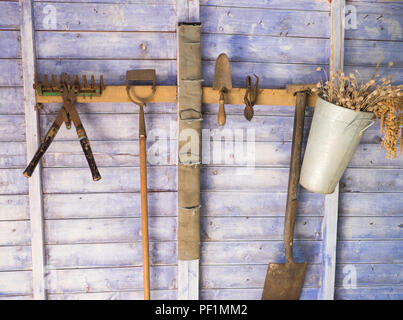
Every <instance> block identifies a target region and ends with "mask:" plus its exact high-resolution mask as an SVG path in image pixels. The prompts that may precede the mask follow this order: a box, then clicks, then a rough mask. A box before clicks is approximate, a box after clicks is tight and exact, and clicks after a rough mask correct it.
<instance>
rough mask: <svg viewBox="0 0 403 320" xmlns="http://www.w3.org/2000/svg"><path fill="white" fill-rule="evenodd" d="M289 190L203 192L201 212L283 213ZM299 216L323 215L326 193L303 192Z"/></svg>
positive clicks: (299, 203)
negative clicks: (271, 191)
mask: <svg viewBox="0 0 403 320" xmlns="http://www.w3.org/2000/svg"><path fill="white" fill-rule="evenodd" d="M286 198H287V194H286V193H263V192H254V193H248V192H242V191H241V192H217V191H213V192H202V194H201V215H203V216H223V217H228V216H231V217H235V216H248V217H250V216H261V217H266V216H283V215H284V213H285V205H286ZM297 215H298V216H301V215H303V216H322V215H323V196H322V195H318V194H314V193H301V194H300V195H299V202H298V211H297Z"/></svg>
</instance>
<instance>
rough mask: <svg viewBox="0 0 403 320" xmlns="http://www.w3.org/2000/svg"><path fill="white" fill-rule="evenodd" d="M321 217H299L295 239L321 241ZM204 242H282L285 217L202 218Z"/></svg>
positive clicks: (202, 237)
mask: <svg viewBox="0 0 403 320" xmlns="http://www.w3.org/2000/svg"><path fill="white" fill-rule="evenodd" d="M321 221H322V219H321V218H320V217H298V218H297V220H296V223H295V239H298V240H301V239H303V240H320V239H321V237H322V232H321ZM200 223H201V239H202V241H229V240H281V239H282V238H283V231H284V218H283V217H267V218H260V217H227V218H222V217H214V218H213V217H204V218H201V221H200Z"/></svg>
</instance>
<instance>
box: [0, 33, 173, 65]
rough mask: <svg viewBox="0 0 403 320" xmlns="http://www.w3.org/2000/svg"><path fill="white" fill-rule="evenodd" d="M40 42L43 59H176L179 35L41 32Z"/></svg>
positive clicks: (39, 56) (38, 39) (38, 44)
mask: <svg viewBox="0 0 403 320" xmlns="http://www.w3.org/2000/svg"><path fill="white" fill-rule="evenodd" d="M36 41H37V57H38V58H39V59H49V58H51V59H66V58H67V59H68V58H70V59H116V60H117V59H130V60H132V59H176V35H175V33H150V32H147V33H146V32H144V33H143V32H102V33H101V32H48V31H38V32H37V33H36ZM106 43H107V44H109V45H107V46H105V44H106ZM77 48H81V50H77ZM0 54H1V52H0Z"/></svg>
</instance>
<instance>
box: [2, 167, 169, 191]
mask: <svg viewBox="0 0 403 320" xmlns="http://www.w3.org/2000/svg"><path fill="white" fill-rule="evenodd" d="M1 173H2V171H0V174H1ZM100 173H101V176H102V177H103V178H102V179H101V180H99V181H96V182H94V181H92V178H91V172H90V170H89V169H88V168H74V169H71V168H44V169H43V190H44V193H86V192H139V191H140V169H139V168H128V167H121V168H102V169H100ZM21 176H22V174H21ZM147 176H148V177H147V178H148V190H149V191H176V184H177V183H176V179H177V176H176V167H174V166H170V167H162V166H161V167H151V168H148V170H147ZM24 179H25V178H24ZM0 191H1V189H0Z"/></svg>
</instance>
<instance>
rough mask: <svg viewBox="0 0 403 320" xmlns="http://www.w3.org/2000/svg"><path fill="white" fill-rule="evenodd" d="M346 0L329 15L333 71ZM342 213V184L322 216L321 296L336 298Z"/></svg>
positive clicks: (340, 54)
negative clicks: (340, 212) (340, 192)
mask: <svg viewBox="0 0 403 320" xmlns="http://www.w3.org/2000/svg"><path fill="white" fill-rule="evenodd" d="M344 9H345V0H333V1H332V3H331V17H330V30H331V35H330V71H331V72H336V71H337V70H343V62H344V15H345V11H344ZM338 214H339V185H338V184H337V186H336V189H335V191H334V192H333V193H332V194H330V195H326V196H325V206H324V216H323V232H322V234H323V245H322V281H321V288H320V290H319V296H318V298H319V299H320V300H333V299H334V290H335V277H336V246H337V217H338Z"/></svg>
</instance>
